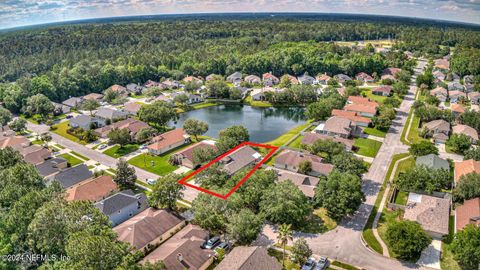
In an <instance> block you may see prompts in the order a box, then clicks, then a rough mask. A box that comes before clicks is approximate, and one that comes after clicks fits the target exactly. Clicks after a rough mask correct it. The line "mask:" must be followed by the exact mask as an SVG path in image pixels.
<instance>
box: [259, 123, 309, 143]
mask: <svg viewBox="0 0 480 270" xmlns="http://www.w3.org/2000/svg"><path fill="white" fill-rule="evenodd" d="M308 125H310V122H307V123H305V124H303V125H300V126H296V127H294V128H292V129H290V130H289V131H287V132H286V133H284V134H282V135H281V136H280V137H278V138H276V139H275V140H273V141H269V142H266V144H270V145H273V146H282V145H284V144H286V143H287V142H288V141H289V140H290V139H292V138H293V137H294V136H295V135H297V134H298V133H300V132H301V131H302V130H303V129H304V128H306V127H308Z"/></svg>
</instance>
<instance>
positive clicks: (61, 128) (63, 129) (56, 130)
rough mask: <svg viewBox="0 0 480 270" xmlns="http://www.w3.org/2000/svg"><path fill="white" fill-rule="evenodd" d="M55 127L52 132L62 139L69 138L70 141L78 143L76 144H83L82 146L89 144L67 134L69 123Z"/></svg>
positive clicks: (62, 123)
mask: <svg viewBox="0 0 480 270" xmlns="http://www.w3.org/2000/svg"><path fill="white" fill-rule="evenodd" d="M53 127H54V129H53V130H52V132H53V133H56V134H58V135H60V136H62V137H65V138H67V139H69V140H71V141H73V142H76V143H79V144H82V145H86V144H87V142H85V141H82V140H80V139H78V138H77V137H75V136H73V135H70V134H68V133H67V129H68V128H69V126H68V121H65V122H61V123H59V124H58V125H55V126H53Z"/></svg>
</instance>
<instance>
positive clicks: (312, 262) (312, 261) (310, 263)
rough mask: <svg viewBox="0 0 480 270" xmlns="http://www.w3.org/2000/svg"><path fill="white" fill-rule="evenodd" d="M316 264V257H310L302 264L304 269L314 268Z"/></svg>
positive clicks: (311, 269) (310, 269)
mask: <svg viewBox="0 0 480 270" xmlns="http://www.w3.org/2000/svg"><path fill="white" fill-rule="evenodd" d="M315 265H316V263H315V259H314V258H310V259H308V261H307V262H306V263H305V264H304V265H302V270H314V268H315Z"/></svg>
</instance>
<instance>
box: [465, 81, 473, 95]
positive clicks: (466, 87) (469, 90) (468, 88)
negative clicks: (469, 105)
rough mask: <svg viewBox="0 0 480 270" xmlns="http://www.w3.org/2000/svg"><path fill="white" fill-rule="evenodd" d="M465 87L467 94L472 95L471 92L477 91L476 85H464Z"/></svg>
mask: <svg viewBox="0 0 480 270" xmlns="http://www.w3.org/2000/svg"><path fill="white" fill-rule="evenodd" d="M463 86H464V87H465V93H467V94H468V93H471V92H474V91H475V85H474V84H467V83H466V84H464V85H463Z"/></svg>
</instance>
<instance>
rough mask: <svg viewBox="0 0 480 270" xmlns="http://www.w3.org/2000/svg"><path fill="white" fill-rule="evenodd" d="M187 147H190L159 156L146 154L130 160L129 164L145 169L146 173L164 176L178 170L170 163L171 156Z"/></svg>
mask: <svg viewBox="0 0 480 270" xmlns="http://www.w3.org/2000/svg"><path fill="white" fill-rule="evenodd" d="M187 146H188V145H184V146H180V147H177V148H174V149H172V150H170V151H169V152H166V153H164V154H162V155H159V156H156V155H151V154H148V153H144V154H141V155H138V156H136V157H133V158H131V159H129V160H128V163H130V164H131V165H133V166H136V167H139V168H141V169H144V170H146V171H149V172H151V173H154V174H157V175H160V176H164V175H167V174H169V173H171V172H173V171H175V170H176V169H177V167H176V166H173V165H171V164H170V163H169V162H168V160H169V159H170V156H171V155H172V154H174V153H175V152H178V151H179V150H181V149H183V148H185V147H187ZM152 162H153V163H152Z"/></svg>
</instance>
